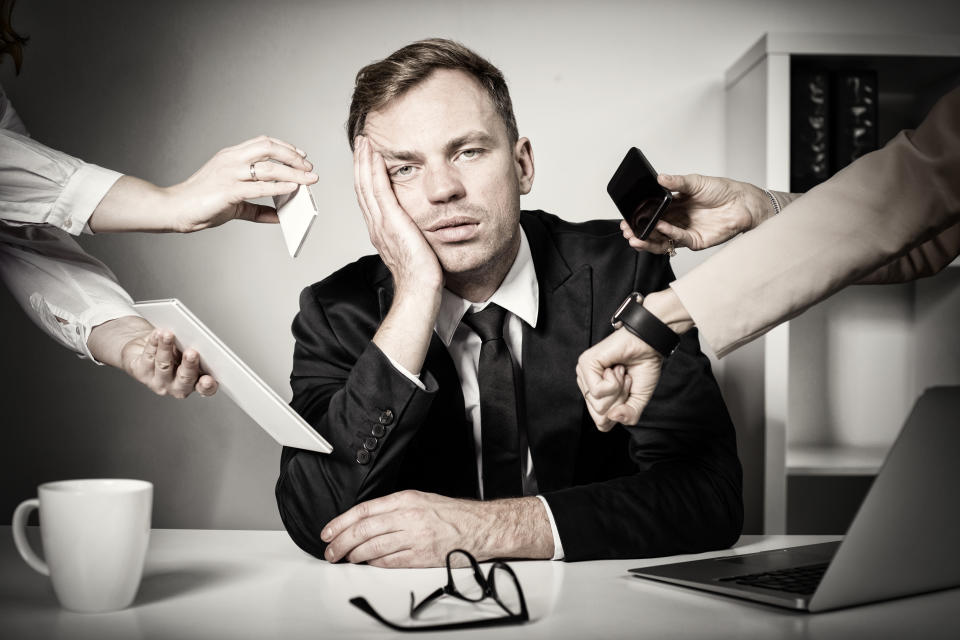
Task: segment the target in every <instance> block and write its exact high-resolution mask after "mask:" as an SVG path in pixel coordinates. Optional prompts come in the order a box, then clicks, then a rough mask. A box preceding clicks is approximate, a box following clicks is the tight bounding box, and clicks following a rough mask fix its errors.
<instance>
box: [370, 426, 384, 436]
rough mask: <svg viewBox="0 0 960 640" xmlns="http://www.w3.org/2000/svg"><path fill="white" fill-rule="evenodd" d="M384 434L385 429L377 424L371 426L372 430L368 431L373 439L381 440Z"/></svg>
mask: <svg viewBox="0 0 960 640" xmlns="http://www.w3.org/2000/svg"><path fill="white" fill-rule="evenodd" d="M386 432H387V429H386V427H384V426H383V425H382V424H379V423H378V424H375V425H373V428H372V429H370V435H372V436H373V437H374V438H382V437H383V434H385V433H386Z"/></svg>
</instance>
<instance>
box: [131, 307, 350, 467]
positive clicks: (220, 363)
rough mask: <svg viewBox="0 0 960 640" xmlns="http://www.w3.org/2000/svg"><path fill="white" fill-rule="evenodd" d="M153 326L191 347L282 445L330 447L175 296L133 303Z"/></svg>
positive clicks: (232, 396)
mask: <svg viewBox="0 0 960 640" xmlns="http://www.w3.org/2000/svg"><path fill="white" fill-rule="evenodd" d="M133 307H134V309H136V310H137V311H138V312H139V313H140V314H141V315H143V317H144V318H146V319H147V320H149V321H150V322H151V323H153V325H154V326H155V327H157V328H158V329H169V330H170V331H173V333H174V335H176V337H177V348H179V349H180V350H181V351H183V350H184V349H188V348H193V349H196V350H197V352H198V353H199V354H200V367H201V368H202V369H203V370H204V371H206V372H207V373H209V374H210V375H212V376H213V377H214V378H215V379H216V381H217V382H218V383H219V385H220V390H219V393H226V394H227V396H228V397H229V398H230V399H231V400H233V401H234V402H235V403H236V404H237V406H238V407H240V408H241V409H243V410H244V411H245V412H246V414H247V415H248V416H250V417H251V418H253V421H254V422H256V423H257V424H259V425H260V426H261V427H262V428H263V430H264V431H266V432H267V433H269V434H270V436H271V437H272V438H273V439H274V440H276V441H277V442H278V443H280V444H282V445H286V446H288V447H296V448H298V449H309V450H310V451H316V452H318V453H330V452H331V451H333V447H331V446H330V444H329V443H328V442H327V441H326V440H324V439H323V438H322V437H321V436H320V434H318V433H317V432H316V431H315V430H314V429H313V427H311V426H310V425H309V424H307V422H306V420H304V419H303V418H301V417H300V415H299V414H298V413H297V412H296V411H294V410H293V409H292V408H290V405H288V404H287V403H286V402H284V401H283V400H282V399H281V398H280V396H278V395H277V394H276V392H275V391H274V390H273V389H271V388H270V387H268V386H267V384H266V383H265V382H264V381H263V380H261V379H260V376H258V375H257V374H256V373H254V372H253V370H252V369H250V367H248V366H247V365H246V364H244V362H243V361H242V360H241V359H240V358H238V357H237V355H236V354H235V353H234V352H233V351H231V350H230V349H229V348H228V347H227V345H225V344H223V342H221V341H220V339H219V338H218V337H217V336H216V335H214V333H213V332H212V331H210V329H208V328H207V327H206V325H204V324H203V323H202V322H200V320H199V319H198V318H197V317H196V316H195V315H193V314H192V313H191V312H190V310H189V309H187V307H186V306H185V305H184V304H183V303H182V302H180V301H179V300H177V299H176V298H171V299H169V300H147V301H144V302H137V303H136V304H134V305H133Z"/></svg>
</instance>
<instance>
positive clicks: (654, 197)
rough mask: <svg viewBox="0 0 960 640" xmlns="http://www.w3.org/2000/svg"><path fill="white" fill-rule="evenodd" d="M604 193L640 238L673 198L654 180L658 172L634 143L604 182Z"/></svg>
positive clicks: (650, 227) (655, 223) (653, 225)
mask: <svg viewBox="0 0 960 640" xmlns="http://www.w3.org/2000/svg"><path fill="white" fill-rule="evenodd" d="M607 193H609V194H610V197H611V198H613V202H614V203H615V204H616V205H617V209H619V210H620V215H622V216H623V219H624V220H626V221H627V222H628V223H629V224H630V228H631V229H633V233H634V234H635V235H636V236H637V237H638V238H640V239H641V240H646V239H647V237H648V236H649V235H650V232H651V231H653V228H654V227H655V226H656V225H657V220H659V219H660V216H661V215H662V214H663V212H664V211H665V210H666V209H667V207H668V206H669V205H670V203H671V202H672V201H673V194H672V193H670V190H669V189H667V188H666V187H664V186H661V185H660V183H659V182H657V172H656V171H654V169H653V167H652V166H651V165H650V163H649V162H648V161H647V159H646V158H645V157H644V155H643V154H642V153H641V152H640V149H637V148H636V147H630V150H629V151H627V155H626V157H625V158H624V159H623V162H621V163H620V166H619V167H617V172H616V173H614V174H613V177H612V178H611V179H610V182H609V183H608V184H607Z"/></svg>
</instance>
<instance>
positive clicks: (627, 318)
mask: <svg viewBox="0 0 960 640" xmlns="http://www.w3.org/2000/svg"><path fill="white" fill-rule="evenodd" d="M618 323H622V324H623V326H624V328H626V329H627V331H629V332H630V333H632V334H633V335H635V336H637V337H638V338H640V339H641V340H643V341H644V342H646V343H647V344H648V345H650V346H651V347H653V348H654V349H656V350H657V351H658V352H659V353H660V355H662V356H663V357H664V358H666V357H669V356H670V354H671V353H673V351H674V349H676V348H677V345H678V344H680V335H679V334H678V333H677V332H676V331H674V330H673V329H671V328H670V327H668V326H667V325H665V324H664V323H663V322H661V321H660V318H658V317H657V316H655V315H653V314H652V313H650V312H649V311H647V310H646V309H644V308H643V297H642V296H641V295H640V294H639V293H637V292H636V291H634V292H633V293H631V294H630V295H629V296H627V299H626V300H624V301H623V304H621V305H620V308H619V309H617V311H616V313H614V314H613V317H612V318H611V319H610V324H612V325H613V326H615V327H616V326H617V324H618Z"/></svg>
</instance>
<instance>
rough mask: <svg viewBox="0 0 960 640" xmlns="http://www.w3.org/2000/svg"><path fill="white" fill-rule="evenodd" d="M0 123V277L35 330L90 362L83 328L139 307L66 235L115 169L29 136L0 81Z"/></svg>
mask: <svg viewBox="0 0 960 640" xmlns="http://www.w3.org/2000/svg"><path fill="white" fill-rule="evenodd" d="M0 127H2V129H0V280H3V282H4V283H5V284H6V285H7V288H8V289H9V290H10V293H11V294H12V295H13V297H14V299H15V300H16V301H17V303H18V304H19V305H20V306H21V307H22V308H23V310H24V311H25V312H26V313H27V315H28V316H30V318H31V319H32V320H33V321H34V322H35V323H36V324H37V325H38V326H39V327H40V328H41V329H43V330H44V331H45V332H46V333H48V334H49V335H50V336H51V337H52V338H53V339H54V340H56V341H57V342H60V343H61V344H63V345H64V346H65V347H67V348H68V349H71V350H72V351H75V352H77V353H78V354H80V356H81V357H87V358H90V359H91V360H93V361H94V362H96V359H95V358H93V356H92V354H91V353H90V350H89V348H88V347H87V338H88V337H89V336H90V331H91V330H92V329H93V328H94V327H96V326H97V325H98V324H102V323H104V322H106V321H108V320H113V319H116V318H120V317H123V316H131V315H139V314H138V313H137V312H136V311H134V310H133V308H132V306H131V305H132V303H133V301H132V300H131V298H130V296H129V294H127V292H126V291H124V290H123V288H122V287H120V285H119V284H118V283H117V279H116V276H114V275H113V273H112V272H111V271H110V269H108V268H107V267H106V265H104V264H103V263H102V262H100V261H99V260H97V259H96V258H94V257H92V256H90V255H88V254H87V253H85V252H84V251H83V249H82V248H80V245H78V244H77V243H76V241H74V240H73V239H72V238H71V237H70V236H69V235H67V234H68V233H72V234H75V235H77V234H79V233H81V232H82V231H83V230H84V229H85V228H86V226H87V221H88V220H89V219H90V216H91V215H92V214H93V211H94V209H96V208H97V205H98V204H99V203H100V200H102V199H103V197H104V196H105V195H106V193H107V192H108V191H109V190H110V188H111V187H112V186H113V184H114V183H115V182H116V181H117V179H118V178H120V176H121V175H122V174H119V173H117V172H115V171H110V170H108V169H103V168H101V167H97V166H95V165H91V164H87V163H85V162H83V161H82V160H78V159H77V158H73V157H71V156H69V155H67V154H65V153H61V152H59V151H56V150H55V149H51V148H49V147H46V146H44V145H42V144H40V143H39V142H37V141H35V140H32V139H31V138H29V137H28V136H27V135H26V133H27V132H26V128H25V127H24V126H23V122H22V121H21V120H20V118H19V117H18V116H17V113H16V111H15V110H14V109H13V105H12V104H10V101H9V100H7V97H6V95H5V94H4V93H3V88H2V87H0Z"/></svg>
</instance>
